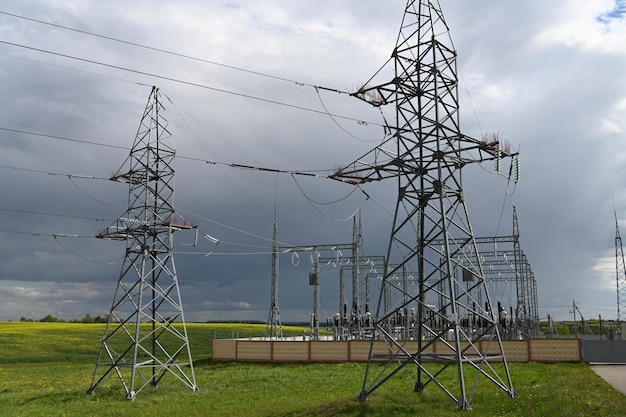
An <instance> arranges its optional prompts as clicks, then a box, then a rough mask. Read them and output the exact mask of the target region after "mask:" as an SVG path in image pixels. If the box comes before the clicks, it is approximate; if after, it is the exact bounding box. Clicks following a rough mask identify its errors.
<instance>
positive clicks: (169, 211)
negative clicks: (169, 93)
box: [87, 87, 197, 400]
mask: <svg viewBox="0 0 626 417" xmlns="http://www.w3.org/2000/svg"><path fill="white" fill-rule="evenodd" d="M174 157H175V151H174V147H173V143H172V137H171V134H170V132H169V131H168V127H167V120H166V119H165V117H164V107H163V104H162V100H161V95H160V92H159V90H158V89H157V88H156V87H154V88H153V89H152V92H151V94H150V97H149V99H148V104H147V105H146V109H145V112H144V114H143V117H142V119H141V123H140V126H139V129H138V132H137V136H136V139H135V143H134V144H133V147H132V149H131V152H130V155H129V157H128V159H127V160H126V162H125V163H124V165H123V166H122V168H120V170H119V171H118V173H116V174H115V175H114V176H113V177H112V178H111V179H112V180H114V181H120V182H124V183H127V184H128V186H129V193H128V196H129V197H128V210H127V211H126V213H124V215H123V216H121V217H120V218H119V219H117V220H116V221H115V223H113V224H112V225H111V226H109V227H107V228H106V229H105V230H104V231H103V232H101V233H100V234H99V235H98V236H97V237H99V238H104V239H113V240H124V241H126V253H125V257H124V261H123V264H122V270H121V273H120V277H119V279H118V282H117V287H116V290H115V294H114V297H113V302H112V305H111V310H110V312H109V321H108V323H107V326H106V330H105V333H104V336H103V338H102V345H101V347H100V353H99V356H98V363H97V364H96V367H95V370H94V374H93V379H92V383H91V386H90V388H89V390H88V391H87V392H88V393H89V394H92V393H93V392H94V390H95V389H96V388H97V387H98V386H100V385H102V384H103V383H104V382H105V381H107V380H108V379H109V378H111V377H117V378H119V380H120V382H121V384H122V387H123V388H124V390H125V392H126V397H127V398H128V399H130V400H132V399H134V398H135V396H136V395H137V394H138V393H139V392H140V391H141V390H142V389H144V388H145V387H146V386H148V385H151V386H156V385H157V384H158V383H159V382H160V381H161V379H162V378H163V377H164V376H165V375H173V376H174V377H176V378H177V379H179V380H180V381H181V382H183V383H184V384H185V385H187V386H188V387H189V388H191V389H193V390H197V385H196V381H195V374H194V369H193V362H192V359H191V350H190V348H189V339H188V336H187V328H186V323H185V317H184V313H183V306H182V302H181V297H180V290H179V286H178V278H177V275H176V267H175V264H174V257H173V254H172V246H173V234H174V232H176V231H178V230H183V229H190V228H193V227H194V226H193V225H192V224H190V223H189V222H188V221H186V220H185V219H183V218H182V217H180V216H178V215H177V214H176V213H175V211H174V165H173V162H174Z"/></svg>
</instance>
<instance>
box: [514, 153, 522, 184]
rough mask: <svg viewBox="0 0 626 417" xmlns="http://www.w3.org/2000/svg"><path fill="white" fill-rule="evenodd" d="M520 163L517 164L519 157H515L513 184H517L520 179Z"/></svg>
mask: <svg viewBox="0 0 626 417" xmlns="http://www.w3.org/2000/svg"><path fill="white" fill-rule="evenodd" d="M520 175H521V172H520V162H519V155H518V156H516V157H515V182H518V181H519V179H520Z"/></svg>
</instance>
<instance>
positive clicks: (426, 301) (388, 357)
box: [332, 0, 516, 410]
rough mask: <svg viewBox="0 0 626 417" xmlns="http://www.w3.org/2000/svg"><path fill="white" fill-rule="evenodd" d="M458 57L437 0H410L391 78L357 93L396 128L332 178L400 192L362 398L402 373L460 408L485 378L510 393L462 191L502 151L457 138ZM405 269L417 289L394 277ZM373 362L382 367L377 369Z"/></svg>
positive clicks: (416, 385) (496, 146)
mask: <svg viewBox="0 0 626 417" xmlns="http://www.w3.org/2000/svg"><path fill="white" fill-rule="evenodd" d="M456 56H457V54H456V51H455V49H454V45H453V44H452V40H451V38H450V34H449V29H448V26H447V24H446V22H445V19H444V16H443V13H442V11H441V7H440V5H439V2H438V1H428V0H421V1H413V0H409V1H408V2H407V6H406V9H405V13H404V17H403V21H402V25H401V29H400V33H399V36H398V40H397V43H396V47H395V49H394V51H393V54H392V57H391V60H390V62H392V63H393V66H394V76H393V78H392V80H391V81H389V80H388V79H387V80H384V81H385V82H383V83H379V82H378V81H376V80H374V78H375V77H376V76H375V77H373V78H372V79H371V80H370V81H368V83H366V84H365V85H364V86H363V87H362V88H361V89H360V90H359V91H357V92H356V93H355V94H354V95H355V96H356V97H358V98H360V99H362V100H365V101H367V102H368V103H370V104H372V105H373V106H376V107H381V106H385V105H394V111H395V125H394V126H388V128H389V129H388V130H389V131H390V133H389V135H388V137H387V139H386V140H385V141H384V142H383V144H381V145H380V146H378V147H377V148H375V149H374V150H373V151H372V152H370V153H368V154H366V155H364V156H362V157H361V158H359V159H357V161H356V162H354V163H352V164H350V165H348V166H347V167H345V168H343V169H340V170H338V171H337V172H336V173H335V174H334V175H333V176H332V177H333V178H335V179H337V180H341V181H345V182H348V183H352V184H362V183H365V182H369V181H377V180H384V179H391V178H394V179H395V180H396V182H397V189H398V196H397V203H396V208H395V213H394V220H393V226H392V231H391V236H390V240H389V246H388V249H387V257H386V271H385V274H384V276H383V281H382V287H381V291H380V296H379V301H378V307H377V312H376V318H375V332H374V335H373V337H372V343H371V347H370V353H369V360H368V364H367V368H366V371H365V377H364V381H363V388H362V391H361V394H360V395H359V399H360V400H365V399H367V397H368V396H369V395H370V394H371V393H372V392H374V391H375V390H376V389H378V388H379V387H380V386H382V385H383V384H384V383H385V382H387V381H388V380H389V379H390V378H392V377H393V376H394V375H396V374H397V373H400V372H401V371H402V373H406V374H407V375H409V376H410V379H411V380H412V381H413V387H414V391H417V392H420V391H422V390H424V389H425V388H426V387H427V386H428V385H430V384H431V383H432V384H434V385H436V386H438V387H439V388H441V389H442V390H443V391H444V392H445V393H446V394H447V395H448V396H449V397H450V398H451V399H452V400H453V401H455V402H456V403H457V407H458V409H462V410H466V409H470V408H471V407H470V402H471V399H472V396H473V393H474V392H475V389H476V387H477V382H478V380H479V377H481V376H484V377H486V379H488V380H490V381H492V382H493V383H495V384H496V385H497V386H498V387H499V388H501V389H502V390H504V391H505V392H506V393H507V394H508V395H509V396H511V397H513V396H516V394H515V391H514V390H513V386H512V382H511V378H510V374H509V370H508V365H507V362H506V358H505V355H504V352H503V350H502V342H501V338H500V334H499V331H498V326H497V317H496V316H495V314H494V309H493V308H492V304H491V300H490V298H489V293H488V291H487V286H486V284H485V278H484V274H483V271H482V266H481V264H480V261H479V257H478V255H477V249H476V242H475V239H474V234H473V231H472V228H471V226H470V221H469V217H468V213H467V210H466V206H465V200H464V196H463V189H462V186H461V169H462V168H463V167H464V166H465V165H467V164H470V163H474V162H480V161H484V160H487V159H494V158H496V157H497V158H499V157H500V156H507V151H506V150H504V149H501V147H500V146H499V144H498V143H497V142H492V143H485V142H482V141H479V140H476V139H472V138H470V137H468V136H465V135H463V134H462V133H461V131H460V126H459V114H458V111H459V101H458V92H457V83H458V79H457V73H456ZM377 74H383V72H382V71H379V72H378V73H377ZM372 159H373V161H372ZM411 271H413V272H414V273H415V275H416V276H417V277H418V282H417V285H415V286H407V285H402V284H401V283H399V281H398V280H395V279H393V276H394V275H400V276H402V275H404V274H405V273H408V272H411ZM410 308H415V309H416V316H417V317H416V321H415V325H414V327H413V329H412V332H413V333H412V339H413V340H412V341H407V340H400V339H398V338H396V337H395V335H396V334H399V333H396V329H394V325H393V323H395V322H396V318H397V317H400V316H402V315H403V314H406V312H407V310H409V309H410ZM379 340H383V341H385V342H386V346H385V347H384V348H382V347H381V346H380V344H379V343H377V341H379ZM380 361H387V362H386V366H384V367H382V368H380V367H379V366H378V365H373V362H380ZM496 361H497V362H500V364H498V365H497V366H493V365H492V362H496ZM427 362H429V364H426V363H427ZM430 362H432V363H430ZM413 366H415V370H414V372H413V373H412V372H411V371H410V368H411V367H413ZM452 370H454V372H455V375H456V377H455V378H454V380H455V381H456V383H455V384H452V385H450V384H447V385H446V383H444V379H443V378H442V377H443V374H444V373H447V372H451V371H452ZM470 374H473V376H474V378H473V379H472V381H473V382H472V384H471V389H470V390H468V389H466V381H468V379H466V378H467V377H469V376H470ZM468 391H469V393H468Z"/></svg>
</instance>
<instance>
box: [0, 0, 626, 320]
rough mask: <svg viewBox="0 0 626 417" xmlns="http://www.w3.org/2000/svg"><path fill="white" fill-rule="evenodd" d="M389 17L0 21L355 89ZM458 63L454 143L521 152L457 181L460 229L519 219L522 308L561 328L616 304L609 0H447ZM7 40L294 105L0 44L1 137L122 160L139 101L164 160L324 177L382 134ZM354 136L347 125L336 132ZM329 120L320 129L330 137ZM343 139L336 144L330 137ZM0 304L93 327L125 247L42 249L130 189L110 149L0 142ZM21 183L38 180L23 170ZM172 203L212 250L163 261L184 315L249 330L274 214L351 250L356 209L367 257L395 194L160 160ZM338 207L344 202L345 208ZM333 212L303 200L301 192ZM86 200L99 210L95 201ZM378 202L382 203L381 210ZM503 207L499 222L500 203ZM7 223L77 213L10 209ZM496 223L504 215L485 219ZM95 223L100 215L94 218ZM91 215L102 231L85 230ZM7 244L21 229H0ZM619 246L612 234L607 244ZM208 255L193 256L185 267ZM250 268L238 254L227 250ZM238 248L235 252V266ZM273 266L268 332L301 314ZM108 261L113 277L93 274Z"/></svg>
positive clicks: (228, 82) (326, 10) (77, 16)
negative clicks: (168, 132) (510, 163)
mask: <svg viewBox="0 0 626 417" xmlns="http://www.w3.org/2000/svg"><path fill="white" fill-rule="evenodd" d="M404 5H405V3H404V2H402V1H399V0H398V1H393V2H389V3H386V4H385V5H381V4H379V3H377V2H371V1H366V2H363V1H359V2H356V1H349V2H344V3H342V4H337V3H336V2H330V1H322V2H298V3H293V2H284V1H266V2H263V5H262V6H261V5H260V4H259V3H258V2H250V1H240V2H230V3H228V4H220V3H209V4H207V2H200V1H192V0H187V1H180V2H176V3H175V4H174V3H171V4H163V5H160V6H161V7H154V5H153V4H152V3H151V2H145V1H136V2H132V4H129V3H127V2H121V1H109V2H91V1H88V2H85V1H77V2H64V3H63V5H59V4H57V3H56V2H47V1H43V2H37V3H36V4H35V3H29V2H22V1H6V2H4V3H3V6H2V10H3V11H6V12H10V13H15V14H19V15H24V16H27V17H31V18H34V19H41V20H45V21H50V22H54V23H57V24H60V25H66V26H70V27H74V28H77V29H80V30H85V31H90V32H95V33H100V34H103V35H107V36H111V37H116V38H120V39H124V40H128V41H132V42H137V43H143V44H147V45H150V46H154V47H156V48H161V49H166V50H171V51H176V52H178V53H181V54H187V55H192V56H195V57H202V58H205V59H207V60H211V61H215V62H220V63H225V64H228V65H231V66H237V67H242V68H245V69H249V70H252V71H257V72H261V73H268V74H272V75H273V76H276V77H281V78H285V79H288V80H295V81H299V82H302V83H306V84H313V85H321V86H325V87H331V88H337V89H339V90H353V89H354V88H355V87H357V86H359V85H360V84H362V83H363V82H365V81H367V79H369V77H370V76H371V75H373V74H374V72H375V71H376V70H378V69H379V67H380V66H381V65H382V64H383V63H384V62H385V61H386V60H387V59H388V58H389V56H390V54H391V51H392V48H393V46H394V43H395V40H396V37H397V31H398V28H399V25H400V19H401V17H402V11H403V7H404ZM442 6H443V7H444V11H445V13H446V18H447V21H448V24H449V26H450V28H451V33H452V37H453V39H454V42H455V45H456V47H457V50H458V53H459V66H460V74H461V75H462V79H461V85H460V87H461V88H460V95H461V103H462V108H461V119H462V126H463V128H464V130H465V133H466V134H468V135H470V136H474V137H480V135H481V134H482V133H484V132H489V131H499V132H501V133H502V134H503V135H504V136H505V138H507V139H508V140H509V141H510V142H511V143H512V144H513V145H514V146H518V145H519V146H520V149H521V154H522V178H521V181H520V183H519V184H518V185H517V186H516V187H515V189H514V191H515V192H514V193H513V195H512V196H510V197H509V198H507V199H505V192H506V191H507V190H508V192H509V193H512V192H513V186H512V185H511V184H509V187H508V189H507V188H506V183H505V182H504V181H503V180H502V179H501V178H500V177H497V176H495V175H494V174H493V167H492V166H491V165H490V164H485V166H484V167H483V168H484V169H480V168H479V167H471V168H469V169H468V170H467V173H466V174H465V193H466V195H467V198H468V209H469V210H470V216H471V218H472V223H473V226H474V230H475V233H476V234H477V235H482V236H489V235H493V234H495V233H500V234H507V233H510V230H511V225H510V223H511V220H510V218H511V204H515V205H516V206H517V208H518V215H519V220H520V228H521V230H520V231H521V235H522V236H521V239H522V247H523V249H524V251H525V252H526V254H527V256H528V258H529V260H530V262H531V264H532V267H533V270H534V273H535V276H536V278H537V282H538V286H539V302H540V314H541V315H542V316H545V315H546V314H547V313H551V314H555V315H557V317H558V318H568V317H569V313H568V306H569V305H570V304H571V300H572V299H575V300H576V301H577V304H579V306H580V307H581V309H582V311H583V312H584V313H585V314H586V315H587V316H589V317H593V316H596V315H597V314H602V315H603V317H607V318H611V317H614V316H615V314H616V311H615V308H614V306H615V287H614V280H615V276H614V270H612V269H611V261H612V260H613V259H614V258H613V256H614V246H613V235H614V219H613V205H612V204H613V203H612V197H613V196H614V197H615V202H616V208H617V212H618V215H620V214H621V213H623V212H625V211H626V210H625V205H626V193H625V192H624V187H623V184H621V181H620V178H623V175H622V174H623V173H624V171H625V170H626V165H625V162H626V159H625V157H624V155H625V154H624V151H623V149H622V144H621V142H622V141H621V136H622V135H623V132H624V131H625V129H626V126H625V125H624V120H626V119H625V118H624V116H626V104H625V103H626V85H625V83H624V80H623V78H622V77H619V76H618V75H617V74H620V71H621V69H622V68H623V67H624V64H625V62H624V60H625V58H626V54H624V52H623V44H624V41H625V40H626V31H625V30H624V27H623V21H622V20H621V18H622V15H621V14H620V13H621V12H620V10H621V7H622V4H621V2H617V3H615V7H614V8H612V7H608V8H607V7H606V4H600V3H599V2H598V3H595V2H594V3H593V4H589V2H585V1H582V0H577V1H565V0H560V1H554V2H551V3H550V4H546V3H545V2H542V1H539V0H533V1H527V2H523V3H520V2H518V3H510V2H507V3H498V4H493V2H488V1H486V0H481V1H477V2H471V3H470V2H464V3H455V2H444V3H443V4H442ZM0 23H1V24H0V28H1V29H0V37H1V39H2V40H4V41H6V42H14V43H18V44H23V45H28V46H32V47H36V48H40V49H44V50H51V51H56V52H59V53H63V54H67V55H72V56H76V57H80V58H83V59H88V60H94V61H98V62H104V63H107V64H111V65H116V66H120V67H125V68H130V69H133V70H135V71H142V72H145V73H153V74H159V75H162V76H164V77H167V78H170V79H179V80H183V81H187V82H192V83H196V84H200V85H205V86H211V87H214V88H218V89H223V90H229V91H235V92H239V93H242V94H247V95H251V96H255V97H259V98H263V99H267V100H273V101H277V102H281V103H289V104H293V105H297V106H301V107H306V108H310V109H315V110H317V111H320V112H324V111H325V110H324V108H325V107H326V109H328V111H330V112H331V113H334V114H339V115H343V116H348V117H350V118H351V119H342V118H338V119H334V120H333V119H331V118H330V117H329V116H327V115H324V114H319V113H314V112H306V111H302V110H298V109H295V108H292V107H286V106H281V105H276V104H272V103H269V102H267V101H260V100H251V99H247V98H244V97H241V96H237V95H232V94H224V93H222V92H219V91H216V90H212V89H207V88H198V87H194V86H190V85H188V84H184V83H180V82H175V81H171V80H165V79H163V78H161V79H158V78H154V77H150V76H148V75H145V74H139V73H137V72H128V71H121V70H118V69H115V68H111V67H107V66H101V65H95V64H93V63H87V62H81V61H77V60H72V59H67V58H62V57H59V56H54V55H49V54H45V53H41V52H36V51H33V50H28V49H24V48H19V47H14V46H10V45H7V44H2V45H0V54H2V55H0V62H1V65H0V78H1V79H2V82H1V83H0V94H1V95H2V97H3V106H2V110H3V111H2V112H0V127H5V128H10V129H17V130H24V131H32V132H39V133H44V134H50V135H57V136H63V137H67V138H76V139H81V140H86V141H93V142H99V143H105V144H109V145H113V146H122V147H130V146H131V144H132V141H133V140H134V135H135V133H136V130H137V125H138V123H139V120H140V118H141V112H142V110H143V108H144V106H145V100H146V99H147V94H148V92H149V89H148V88H147V87H145V86H143V85H139V84H147V85H153V84H157V85H159V86H160V87H161V89H162V92H163V93H164V94H165V95H167V97H168V98H169V99H171V103H170V102H169V101H168V102H166V109H167V115H168V120H169V121H170V126H171V128H172V131H173V133H174V138H175V141H176V147H177V152H178V155H180V156H188V157H194V158H200V159H206V160H216V161H222V162H236V163H242V164H249V165H259V166H264V167H272V168H280V169H286V170H317V169H320V170H321V169H332V168H334V167H337V166H339V165H341V164H345V163H347V162H350V161H352V160H354V159H355V158H356V157H357V156H359V155H362V154H364V153H365V152H367V151H368V150H370V149H371V148H372V147H374V146H375V145H376V144H377V143H378V141H379V140H380V139H381V138H382V136H383V131H382V128H381V127H380V126H377V123H380V122H381V120H380V114H379V113H378V112H377V111H376V110H375V109H372V108H370V107H368V106H367V105H366V104H364V103H361V102H359V101H357V100H355V99H353V98H350V97H348V96H346V95H340V94H337V93H333V92H328V91H320V92H319V93H318V92H317V91H316V90H315V89H313V88H311V87H309V86H302V85H297V84H295V83H292V82H285V81H281V80H278V79H274V78H268V77H261V76H255V75H253V74H250V73H247V72H242V71H236V70H232V69H228V68H225V67H223V66H216V65H209V64H206V63H203V62H199V61H194V60H189V59H183V58H181V57H176V56H172V55H167V54H163V53H159V52H156V51H150V50H145V49H141V48H137V47H133V46H131V45H124V44H120V43H116V42H112V41H110V40H106V39H102V38H94V37H90V36H86V35H84V34H79V33H76V32H68V31H65V30H62V29H60V28H53V27H48V26H45V25H41V24H37V23H34V22H28V21H25V20H22V19H16V18H14V17H11V16H7V15H0ZM353 119H356V120H362V121H366V122H368V123H367V124H364V123H361V124H359V123H357V122H356V121H355V120H353ZM338 125H339V126H338ZM346 131H347V132H348V133H349V134H348V133H346ZM0 146H1V147H2V153H1V155H0V165H2V166H11V167H17V168H20V169H21V170H13V169H7V168H1V171H2V179H1V180H0V192H1V193H2V195H3V199H2V204H1V206H2V207H0V208H3V209H12V210H21V211H23V212H22V213H20V212H15V211H2V212H0V213H1V214H2V220H0V230H2V233H1V236H2V237H3V239H2V241H0V291H1V292H2V294H3V299H9V300H10V302H8V303H3V305H2V306H0V319H12V320H16V319H19V317H20V316H34V317H39V316H44V315H45V314H48V313H50V314H56V315H58V316H62V317H63V318H78V317H82V316H83V315H84V314H85V313H90V314H93V315H96V314H100V315H102V314H105V313H106V311H107V309H108V308H109V304H110V299H111V298H112V295H113V290H114V286H115V281H116V279H117V275H118V274H119V264H120V263H121V261H122V257H123V248H124V244H123V243H119V242H108V241H101V240H96V239H87V238H80V239H70V238H63V239H62V238H59V240H58V241H55V239H54V238H53V237H51V236H50V234H58V233H75V234H79V235H81V236H93V235H95V234H96V233H97V232H98V231H99V230H100V229H102V228H104V227H106V226H107V225H108V220H111V219H115V218H116V217H117V216H119V215H121V214H122V213H123V212H124V207H125V206H126V198H127V189H126V188H125V187H124V186H123V185H121V184H114V183H110V182H107V181H102V180H87V179H83V180H78V179H75V180H74V183H72V182H71V181H70V180H69V179H68V178H67V177H64V176H61V175H49V173H65V174H88V175H93V176H96V177H104V178H106V177H108V176H110V175H111V174H112V173H114V172H115V171H116V170H117V169H118V168H119V166H120V165H121V164H122V162H123V161H124V159H125V157H126V153H127V152H126V151H124V150H121V149H116V148H108V147H102V146H94V145H89V144H86V143H80V142H71V141H62V140H58V139H50V138H45V137H35V136H31V135H24V134H19V133H15V132H8V131H0ZM24 169H27V170H37V171H43V172H44V173H36V172H31V171H24ZM176 170H177V179H176V205H177V206H178V207H179V208H180V209H181V210H185V212H182V211H181V213H182V214H184V215H185V216H186V217H191V218H192V219H194V221H196V222H197V223H198V225H199V228H200V229H201V230H202V231H203V232H205V233H208V234H210V235H212V236H216V237H218V238H219V239H220V240H221V242H220V244H218V245H217V246H215V245H213V244H212V243H210V242H208V241H206V240H205V241H203V242H202V243H201V245H199V246H198V247H197V248H195V247H191V246H189V243H191V242H192V241H193V233H192V232H180V233H176V236H175V241H176V242H177V245H176V250H177V252H180V253H177V254H176V265H177V269H178V275H179V277H180V282H181V292H182V296H183V303H184V305H185V310H186V314H187V318H188V319H191V320H217V319H239V318H241V319H255V320H262V321H263V320H265V319H266V318H267V312H268V310H269V296H270V289H269V284H270V276H271V275H270V265H271V261H270V255H269V252H270V251H271V241H270V240H271V234H272V221H273V212H274V204H275V202H276V204H277V212H278V219H279V237H280V240H281V242H283V243H285V244H296V245H303V244H326V243H349V241H350V239H351V231H352V224H351V222H350V221H349V220H348V221H339V220H345V219H347V218H348V217H349V216H350V214H352V213H353V212H354V211H355V210H356V209H357V208H358V207H361V210H362V216H363V228H364V235H365V248H366V252H367V253H368V254H371V255H378V254H382V253H383V252H384V250H385V248H386V245H387V241H388V235H389V227H390V224H391V220H392V216H391V215H390V214H389V210H392V209H393V201H394V198H395V197H394V190H393V187H392V186H390V185H389V184H372V185H371V186H369V187H367V188H365V190H366V191H367V193H368V195H370V196H371V199H369V200H367V199H366V197H365V195H364V194H362V193H361V192H360V191H356V192H354V193H352V194H350V193H351V191H352V189H351V188H350V187H348V186H346V185H345V184H339V183H335V182H332V181H330V180H326V179H323V178H306V177H298V178H297V182H296V180H295V179H294V178H292V177H291V176H289V175H285V174H273V173H267V172H258V171H243V170H236V169H233V168H230V167H228V166H225V165H211V164H206V163H203V162H199V161H193V160H189V159H184V158H179V159H178V160H177V162H176ZM346 196H348V197H347V198H345V199H344V197H346ZM307 198H308V199H311V200H315V201H318V202H336V203H333V204H324V205H320V204H317V205H315V204H312V203H311V202H310V201H309V200H308V199H307ZM103 203H105V204H103ZM381 206H382V207H381ZM503 207H504V208H503ZM26 211H35V212H49V213H57V214H64V215H76V216H85V217H93V218H92V219H91V220H89V219H80V218H68V217H59V216H47V215H36V214H28V213H25V212H26ZM500 218H502V220H500ZM97 219H99V220H97ZM102 219H107V221H102ZM15 232H19V233H15ZM625 233H626V232H625ZM210 251H213V253H212V255H210V256H206V257H205V256H202V255H198V253H199V252H202V253H208V252H210ZM243 253H248V254H249V255H243ZM250 253H254V255H251V254H250ZM300 255H301V258H302V260H301V263H300V264H299V265H298V266H291V265H290V262H289V261H290V259H289V256H287V255H283V256H282V258H281V269H280V279H281V283H280V298H281V299H280V307H281V316H282V318H283V320H307V319H308V315H309V312H310V310H311V307H312V302H311V298H312V296H311V289H310V288H309V287H308V283H307V282H306V281H307V274H308V270H310V268H311V265H310V263H309V261H308V259H307V258H308V255H307V254H304V253H301V254H300ZM111 263H114V264H115V263H117V264H118V265H110V264H111ZM323 275H324V279H323V281H322V285H323V289H322V304H323V308H324V311H325V312H326V313H328V315H330V314H332V312H334V310H335V309H336V304H337V300H336V298H338V296H337V295H336V292H337V285H338V284H337V279H338V278H337V276H338V272H337V270H333V269H332V268H331V267H324V268H323Z"/></svg>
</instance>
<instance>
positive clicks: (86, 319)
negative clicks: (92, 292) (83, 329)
mask: <svg viewBox="0 0 626 417" xmlns="http://www.w3.org/2000/svg"><path fill="white" fill-rule="evenodd" d="M82 322H83V323H95V320H94V318H93V317H91V314H89V313H87V314H85V317H84V318H83V320H82Z"/></svg>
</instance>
